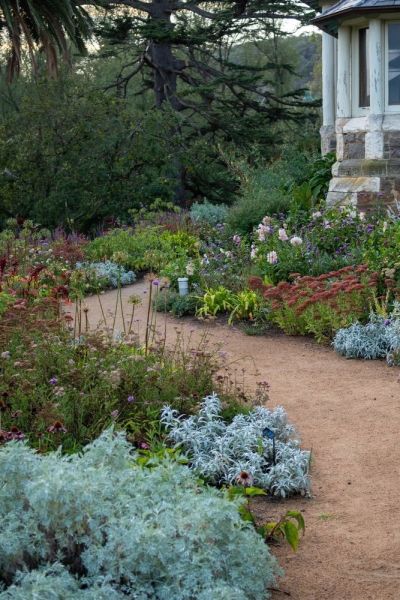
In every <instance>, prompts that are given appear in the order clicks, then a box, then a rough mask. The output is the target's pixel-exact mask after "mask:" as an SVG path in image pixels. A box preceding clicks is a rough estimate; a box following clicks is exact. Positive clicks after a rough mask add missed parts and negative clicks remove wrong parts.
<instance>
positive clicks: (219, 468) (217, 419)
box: [161, 394, 310, 497]
mask: <svg viewBox="0 0 400 600" xmlns="http://www.w3.org/2000/svg"><path fill="white" fill-rule="evenodd" d="M221 412H222V407H221V402H220V400H219V398H218V397H217V396H216V395H215V394H213V395H211V396H208V397H207V398H205V399H204V401H203V403H202V405H201V408H200V410H199V412H198V414H195V415H192V416H190V417H186V416H184V415H179V413H178V412H177V411H176V410H172V409H171V408H170V407H168V406H166V407H165V408H164V410H163V411H162V415H161V422H162V423H163V425H164V427H165V428H166V430H167V432H168V436H169V439H170V441H171V442H173V443H175V444H176V445H177V447H180V448H182V450H183V451H184V452H185V453H186V454H187V456H188V458H189V459H190V464H191V467H192V468H193V469H194V470H195V471H196V473H198V474H199V475H200V476H201V477H203V478H204V479H205V480H206V481H208V482H210V483H212V484H213V485H217V486H221V485H232V484H237V483H242V485H243V484H244V485H245V486H246V487H253V486H254V487H259V488H262V489H263V490H265V491H266V492H268V493H269V494H271V495H276V496H282V497H286V496H290V495H292V494H302V495H306V494H308V492H309V487H310V482H309V475H308V467H309V452H307V451H304V450H302V449H301V448H300V443H299V441H298V440H297V439H296V438H295V437H294V428H293V426H292V425H290V424H289V423H288V421H287V415H286V412H285V411H284V409H283V408H282V407H278V408H276V409H275V410H273V411H270V410H268V409H267V408H265V407H263V406H257V407H256V408H254V410H252V411H250V412H249V413H248V414H239V415H236V416H235V417H234V418H233V420H232V422H231V423H226V422H225V421H224V420H223V419H222V417H221ZM265 430H269V431H271V432H272V433H273V437H274V438H275V439H274V440H272V439H271V438H268V437H265V436H264V435H263V432H264V431H265ZM274 447H275V452H274Z"/></svg>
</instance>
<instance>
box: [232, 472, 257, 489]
mask: <svg viewBox="0 0 400 600" xmlns="http://www.w3.org/2000/svg"><path fill="white" fill-rule="evenodd" d="M236 483H237V484H238V485H243V486H244V487H251V486H252V485H253V483H254V477H253V475H252V474H251V473H249V472H248V471H240V473H239V475H237V477H236Z"/></svg>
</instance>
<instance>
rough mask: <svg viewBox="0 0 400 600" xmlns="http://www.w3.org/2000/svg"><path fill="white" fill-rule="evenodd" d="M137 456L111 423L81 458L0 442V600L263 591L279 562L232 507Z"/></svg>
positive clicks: (167, 464)
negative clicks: (145, 464)
mask: <svg viewBox="0 0 400 600" xmlns="http://www.w3.org/2000/svg"><path fill="white" fill-rule="evenodd" d="M135 460H136V456H135V453H134V452H133V451H132V447H131V446H130V445H129V444H128V443H127V442H126V440H125V437H124V436H123V435H122V434H115V433H113V432H112V431H111V430H109V431H107V432H105V433H104V434H102V435H101V437H100V438H98V439H97V440H96V441H95V442H93V443H92V444H90V445H88V446H87V447H86V448H85V450H84V451H83V453H82V454H81V455H77V454H75V455H72V456H62V455H61V454H60V453H59V452H54V453H50V454H47V455H39V454H37V453H36V452H34V451H33V450H31V449H30V448H29V447H28V446H27V445H26V444H25V443H23V442H10V443H8V444H7V445H5V446H4V447H2V448H1V449H0V600H33V599H36V598H40V599H43V600H45V599H47V598H48V599H50V598H51V599H52V600H65V599H66V598H68V599H69V600H103V599H104V600H106V599H107V600H123V599H125V600H127V599H128V600H129V599H132V600H133V599H134V600H150V599H151V600H264V599H265V598H266V597H268V594H267V588H268V587H269V586H270V585H271V584H272V583H273V581H274V578H275V575H276V574H278V573H279V568H278V567H277V564H276V561H275V559H274V558H273V557H272V556H271V555H270V553H269V550H268V547H267V546H266V545H265V543H264V542H263V540H262V538H261V536H259V535H258V534H257V533H256V532H255V530H254V528H253V527H252V526H251V525H249V524H246V523H245V522H244V521H243V520H242V519H241V518H240V516H239V512H238V503H237V502H232V501H230V500H228V499H227V498H226V497H225V496H224V494H223V493H222V492H220V491H218V490H216V489H213V488H211V487H206V486H204V485H201V483H200V482H199V481H197V480H196V477H195V474H194V473H193V472H192V471H191V470H190V469H189V468H188V467H187V466H185V465H179V464H177V463H176V462H173V461H168V460H164V461H160V462H159V464H157V465H156V466H154V467H152V468H144V467H142V466H139V465H138V463H137V462H135ZM266 594H267V595H266Z"/></svg>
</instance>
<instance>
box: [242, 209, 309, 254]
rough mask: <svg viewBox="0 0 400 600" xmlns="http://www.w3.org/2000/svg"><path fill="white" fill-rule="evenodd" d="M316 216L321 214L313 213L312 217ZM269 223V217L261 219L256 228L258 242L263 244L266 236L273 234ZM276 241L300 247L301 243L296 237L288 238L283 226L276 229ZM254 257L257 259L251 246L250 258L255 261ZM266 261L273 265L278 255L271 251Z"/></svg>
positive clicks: (253, 246)
mask: <svg viewBox="0 0 400 600" xmlns="http://www.w3.org/2000/svg"><path fill="white" fill-rule="evenodd" d="M317 214H318V215H320V214H321V213H314V215H317ZM314 215H313V216H314ZM271 222H272V219H271V217H268V216H266V217H264V218H263V220H262V221H261V223H260V224H259V225H258V227H257V229H256V235H257V238H258V240H259V241H260V242H265V240H266V237H267V235H269V234H272V233H273V232H274V228H273V227H272V225H271ZM278 239H279V241H281V242H288V241H289V242H290V243H291V245H292V246H301V245H302V243H303V240H302V239H301V237H299V236H298V235H294V236H292V237H289V235H288V233H287V231H286V225H285V224H284V225H283V227H280V228H279V229H278ZM256 257H257V248H256V246H255V245H254V244H253V245H252V247H251V253H250V258H252V259H255V258H256ZM266 259H267V262H268V263H269V264H270V265H275V264H276V263H277V262H278V260H279V257H278V253H277V252H276V251H275V250H271V251H270V252H268V253H267V255H266Z"/></svg>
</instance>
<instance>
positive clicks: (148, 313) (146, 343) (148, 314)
mask: <svg viewBox="0 0 400 600" xmlns="http://www.w3.org/2000/svg"><path fill="white" fill-rule="evenodd" d="M152 287H153V282H152V281H150V291H149V304H148V307H147V322H146V336H145V342H144V352H145V355H146V356H147V351H148V349H149V323H150V310H151V295H152Z"/></svg>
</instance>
